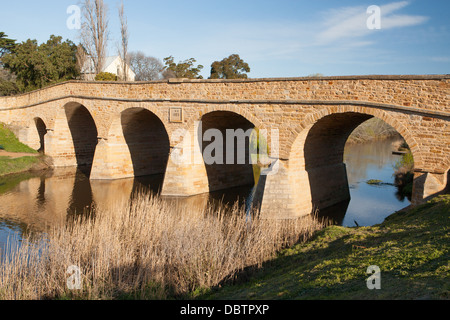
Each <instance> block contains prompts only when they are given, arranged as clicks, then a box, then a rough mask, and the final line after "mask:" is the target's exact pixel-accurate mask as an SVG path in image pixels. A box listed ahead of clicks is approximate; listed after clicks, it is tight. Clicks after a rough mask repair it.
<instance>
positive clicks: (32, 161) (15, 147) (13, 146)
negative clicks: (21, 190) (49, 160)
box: [0, 123, 42, 176]
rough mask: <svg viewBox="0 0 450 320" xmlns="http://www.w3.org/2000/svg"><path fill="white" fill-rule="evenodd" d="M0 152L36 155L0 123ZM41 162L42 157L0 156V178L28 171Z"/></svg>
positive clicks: (34, 151)
mask: <svg viewBox="0 0 450 320" xmlns="http://www.w3.org/2000/svg"><path fill="white" fill-rule="evenodd" d="M0 150H5V151H8V152H16V153H30V154H37V153H38V152H37V151H36V150H33V149H31V148H30V147H28V146H26V145H24V144H23V143H21V142H20V141H19V140H18V139H17V137H16V136H15V135H14V133H12V132H11V130H9V129H8V128H7V127H6V125H4V124H3V123H0ZM41 160H42V157H35V156H30V157H22V158H17V159H10V158H9V157H2V156H0V176H2V175H6V174H12V173H17V172H23V171H27V170H30V169H31V168H33V167H34V166H35V165H36V164H38V163H39V162H41Z"/></svg>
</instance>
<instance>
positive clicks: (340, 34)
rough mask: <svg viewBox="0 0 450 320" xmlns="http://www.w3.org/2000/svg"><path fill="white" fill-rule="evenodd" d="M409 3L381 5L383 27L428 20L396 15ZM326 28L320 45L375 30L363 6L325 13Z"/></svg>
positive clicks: (403, 25)
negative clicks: (371, 26) (369, 25)
mask: <svg viewBox="0 0 450 320" xmlns="http://www.w3.org/2000/svg"><path fill="white" fill-rule="evenodd" d="M408 5H409V2H408V1H401V2H393V3H390V4H387V5H384V6H381V7H380V9H381V29H383V30H389V29H392V28H400V27H410V26H414V25H419V24H422V23H424V22H425V21H427V20H428V17H424V16H413V15H396V14H394V12H396V11H398V10H400V9H403V8H405V7H406V6H408ZM324 17H325V20H324V22H323V27H324V30H323V31H321V32H320V33H319V34H318V35H317V38H316V40H317V42H316V44H318V45H327V44H331V43H335V42H336V41H342V40H344V39H347V40H348V39H355V38H360V37H363V36H367V35H370V34H371V33H373V32H374V30H370V29H369V28H368V27H367V20H368V18H369V17H370V15H369V14H368V13H367V8H366V7H363V6H357V7H347V8H341V9H332V10H329V11H328V12H326V13H325V14H324Z"/></svg>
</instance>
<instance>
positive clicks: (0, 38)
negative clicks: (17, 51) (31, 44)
mask: <svg viewBox="0 0 450 320" xmlns="http://www.w3.org/2000/svg"><path fill="white" fill-rule="evenodd" d="M7 37H8V36H7V35H6V34H5V33H4V32H0V63H1V58H2V57H3V56H4V55H5V54H7V53H10V52H12V51H14V48H15V47H16V40H12V39H8V38H7Z"/></svg>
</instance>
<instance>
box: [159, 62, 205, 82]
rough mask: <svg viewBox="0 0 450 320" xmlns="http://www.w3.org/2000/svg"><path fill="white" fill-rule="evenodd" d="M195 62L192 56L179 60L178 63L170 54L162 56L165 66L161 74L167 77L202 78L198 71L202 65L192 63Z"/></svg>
mask: <svg viewBox="0 0 450 320" xmlns="http://www.w3.org/2000/svg"><path fill="white" fill-rule="evenodd" d="M196 62H197V60H195V59H194V58H190V59H188V60H185V61H180V62H179V63H175V62H174V58H173V57H172V56H170V57H167V58H164V63H165V65H166V66H165V68H164V72H163V76H164V78H165V79H167V78H188V79H203V77H202V76H201V75H199V73H200V72H201V71H202V69H203V66H202V65H198V66H197V67H195V66H194V64H195V63H196Z"/></svg>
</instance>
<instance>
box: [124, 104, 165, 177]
mask: <svg viewBox="0 0 450 320" xmlns="http://www.w3.org/2000/svg"><path fill="white" fill-rule="evenodd" d="M120 123H121V131H122V134H123V137H124V140H125V143H126V145H127V147H128V150H129V152H130V156H131V161H132V165H133V175H134V176H135V177H139V176H147V175H153V174H162V173H164V172H165V169H166V166H167V161H168V159H169V154H170V140H169V135H168V133H167V130H166V127H165V125H164V123H163V122H162V121H161V119H160V118H159V117H158V116H157V115H156V114H155V113H153V112H151V111H149V110H147V109H145V108H129V109H126V110H124V111H123V112H122V113H121V114H120Z"/></svg>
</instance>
